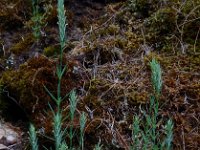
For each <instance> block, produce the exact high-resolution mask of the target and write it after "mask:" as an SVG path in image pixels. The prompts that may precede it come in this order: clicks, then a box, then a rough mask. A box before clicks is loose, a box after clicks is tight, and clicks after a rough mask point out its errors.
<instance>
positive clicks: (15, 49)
mask: <svg viewBox="0 0 200 150" xmlns="http://www.w3.org/2000/svg"><path fill="white" fill-rule="evenodd" d="M34 41H35V40H34V37H33V35H32V34H28V35H26V36H25V37H24V39H21V40H20V41H19V42H18V43H17V44H15V45H13V46H12V47H11V48H10V51H11V52H12V53H13V54H15V55H20V54H23V53H24V52H27V51H29V50H30V47H31V46H32V44H33V43H34Z"/></svg>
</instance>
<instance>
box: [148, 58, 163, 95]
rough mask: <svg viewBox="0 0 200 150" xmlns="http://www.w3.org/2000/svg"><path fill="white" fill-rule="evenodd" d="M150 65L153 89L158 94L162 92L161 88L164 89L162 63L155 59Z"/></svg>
mask: <svg viewBox="0 0 200 150" xmlns="http://www.w3.org/2000/svg"><path fill="white" fill-rule="evenodd" d="M150 67H151V72H152V75H151V82H152V85H153V89H154V92H155V94H156V95H158V96H159V95H160V94H161V89H162V71H161V67H160V64H159V63H158V62H157V61H156V60H155V59H153V60H152V61H151V62H150Z"/></svg>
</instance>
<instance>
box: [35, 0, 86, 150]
mask: <svg viewBox="0 0 200 150" xmlns="http://www.w3.org/2000/svg"><path fill="white" fill-rule="evenodd" d="M33 1H34V0H33ZM34 2H35V3H36V2H38V1H37V0H35V1H34ZM35 3H34V4H35ZM37 12H38V10H37V8H35V9H34V14H37ZM57 12H58V27H59V39H60V55H59V62H58V64H57V66H56V75H57V78H58V82H57V94H56V95H54V94H53V93H51V92H50V91H49V90H48V88H47V87H46V86H44V88H45V90H46V91H47V93H48V95H49V96H50V97H51V99H52V100H53V101H54V102H55V103H56V109H55V110H56V111H54V110H53V109H52V107H51V105H50V108H51V110H52V113H53V135H54V140H55V150H68V149H69V150H73V149H74V148H73V137H74V134H75V131H74V129H73V120H74V116H75V111H76V106H77V102H78V101H77V96H76V93H75V91H74V90H72V91H71V92H70V95H69V102H70V112H69V117H70V127H69V132H67V128H66V129H64V130H63V129H62V122H63V119H64V117H63V116H62V108H61V103H62V101H63V100H64V99H65V97H66V96H65V97H62V95H61V81H62V78H63V75H64V73H65V72H66V70H67V65H64V66H63V52H64V47H65V45H66V26H67V23H66V22H67V20H66V16H65V8H64V0H58V3H57ZM85 123H86V115H85V113H82V114H81V117H80V135H81V136H80V148H81V149H82V150H83V148H84V128H85ZM32 128H33V126H32V125H31V129H32ZM32 132H33V131H32ZM33 133H34V132H33ZM66 133H68V135H69V139H70V143H69V147H68V145H67V143H66V141H65V140H64V138H65V136H66ZM33 135H35V138H36V134H33ZM32 139H33V138H31V140H32ZM33 140H34V139H33ZM31 144H34V143H33V142H31ZM36 145H37V143H36V144H35V145H34V146H36ZM32 147H33V146H32ZM33 150H35V149H33Z"/></svg>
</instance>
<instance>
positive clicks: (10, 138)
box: [0, 121, 21, 150]
mask: <svg viewBox="0 0 200 150" xmlns="http://www.w3.org/2000/svg"><path fill="white" fill-rule="evenodd" d="M20 139H21V132H20V131H19V129H18V128H16V127H14V126H12V125H11V124H9V123H5V122H1V121H0V150H1V149H2V148H3V147H5V146H10V145H13V144H17V143H20Z"/></svg>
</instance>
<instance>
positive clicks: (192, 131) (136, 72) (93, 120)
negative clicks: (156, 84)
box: [0, 0, 200, 150]
mask: <svg viewBox="0 0 200 150" xmlns="http://www.w3.org/2000/svg"><path fill="white" fill-rule="evenodd" d="M65 6H66V10H67V11H66V15H67V20H68V26H67V33H66V34H67V46H66V48H65V51H64V52H65V54H64V63H65V64H67V65H68V69H67V72H66V74H65V75H64V78H63V81H62V94H63V96H64V95H65V94H66V93H69V92H70V91H71V90H72V89H76V91H77V97H78V105H77V114H76V118H75V120H74V128H75V129H78V128H79V125H78V121H79V120H78V116H79V112H83V111H84V112H86V113H87V123H86V129H85V149H88V150H90V149H93V148H94V145H95V144H97V143H98V142H101V144H102V145H103V149H105V150H106V149H108V150H109V149H129V148H128V147H129V143H131V133H132V129H131V126H132V122H133V116H134V115H135V114H138V115H139V116H142V115H143V114H142V111H141V107H142V108H144V109H145V108H147V107H148V105H149V100H150V96H151V94H152V93H153V89H152V85H151V70H150V66H149V62H150V61H151V60H152V58H155V59H156V60H157V61H158V62H159V63H160V65H161V68H162V79H163V87H162V94H161V98H160V100H159V103H160V108H159V118H162V123H165V122H166V120H167V119H169V118H171V119H172V120H173V122H174V129H173V133H174V138H173V149H175V150H198V149H199V147H200V109H199V108H200V67H199V65H200V35H199V32H200V19H199V16H200V9H199V8H200V7H199V6H200V2H198V1H195V0H192V2H188V1H186V2H182V1H176V2H174V1H170V0H169V1H168V2H157V1H155V2H153V3H151V4H150V1H148V0H147V1H145V2H143V1H141V3H139V2H138V3H137V5H136V6H133V5H131V2H129V1H123V0H121V1H120V0H118V1H115V0H113V1H109V0H107V1H106V0H105V1H97V0H96V1H95V0H71V1H67V2H66V5H65ZM39 7H40V11H41V13H42V14H43V15H44V17H43V19H42V21H41V37H40V39H39V40H35V39H34V37H33V34H32V27H33V25H34V22H33V21H32V19H31V17H32V11H31V9H32V7H31V2H28V1H27V2H24V1H23V0H18V1H15V0H1V1H0V85H1V97H0V116H1V119H0V125H1V126H0V149H1V147H3V146H6V147H7V148H10V149H14V150H15V149H30V145H29V144H28V134H27V132H28V126H29V123H30V122H32V123H34V124H35V126H36V127H37V128H38V133H39V135H40V136H39V138H40V139H41V140H42V142H41V144H43V145H48V144H51V143H52V141H51V140H49V139H48V138H46V137H45V136H44V135H51V131H52V126H51V125H52V123H51V116H52V112H51V110H50V109H49V105H48V103H50V104H51V105H52V106H53V105H54V103H53V102H52V100H51V98H50V97H49V96H48V94H47V93H46V91H45V89H44V85H45V86H46V87H48V89H50V91H52V92H55V93H56V86H57V78H56V75H55V67H56V63H57V62H58V57H57V56H58V53H59V36H58V27H57V13H56V2H55V0H52V1H45V0H44V1H42V2H40V4H39ZM53 108H54V107H53ZM62 108H63V110H64V112H63V113H65V114H67V113H68V112H69V110H68V108H69V102H68V100H66V101H64V102H63V103H62ZM159 123H161V122H159ZM162 123H161V124H160V125H158V130H160V131H161V130H162V128H163V125H162ZM65 124H66V126H67V123H65ZM5 130H6V131H7V130H9V131H7V132H12V135H13V134H14V135H15V137H16V138H17V140H16V141H14V143H12V142H11V143H6V141H5V140H4V138H5V136H6V135H4V134H5V132H4V131H5ZM11 130H12V131H11ZM22 141H23V142H22ZM74 142H75V143H76V142H77V141H74ZM2 149H3V148H2Z"/></svg>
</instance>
